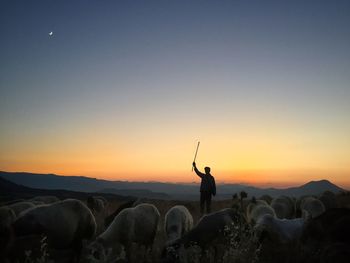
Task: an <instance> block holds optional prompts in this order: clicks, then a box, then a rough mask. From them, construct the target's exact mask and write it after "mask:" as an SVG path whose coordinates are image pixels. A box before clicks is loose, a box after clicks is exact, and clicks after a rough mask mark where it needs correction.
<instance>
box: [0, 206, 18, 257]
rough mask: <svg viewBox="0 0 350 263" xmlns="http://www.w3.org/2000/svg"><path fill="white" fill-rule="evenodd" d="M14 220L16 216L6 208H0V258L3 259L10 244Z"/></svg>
mask: <svg viewBox="0 0 350 263" xmlns="http://www.w3.org/2000/svg"><path fill="white" fill-rule="evenodd" d="M15 219H16V214H15V212H13V210H12V209H11V208H9V207H7V206H3V207H0V257H1V258H4V257H5V255H4V254H5V253H6V252H7V249H8V248H9V246H10V243H11V242H12V240H11V237H12V236H13V235H12V228H11V225H12V223H13V222H14V221H15Z"/></svg>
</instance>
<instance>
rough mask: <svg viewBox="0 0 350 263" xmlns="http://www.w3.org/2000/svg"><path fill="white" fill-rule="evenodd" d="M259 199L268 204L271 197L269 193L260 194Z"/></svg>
mask: <svg viewBox="0 0 350 263" xmlns="http://www.w3.org/2000/svg"><path fill="white" fill-rule="evenodd" d="M259 199H260V200H264V201H266V203H268V204H271V201H272V197H271V196H269V195H262V196H261V197H260V198H259Z"/></svg>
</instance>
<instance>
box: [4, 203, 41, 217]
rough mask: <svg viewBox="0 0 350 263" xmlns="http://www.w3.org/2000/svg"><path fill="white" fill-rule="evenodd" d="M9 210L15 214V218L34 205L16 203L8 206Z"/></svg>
mask: <svg viewBox="0 0 350 263" xmlns="http://www.w3.org/2000/svg"><path fill="white" fill-rule="evenodd" d="M8 207H9V208H10V209H12V211H13V212H14V213H15V215H16V217H17V216H19V214H20V213H21V212H23V211H26V210H27V209H30V208H33V207H35V205H34V204H33V203H32V202H28V201H25V202H18V203H14V204H11V205H8Z"/></svg>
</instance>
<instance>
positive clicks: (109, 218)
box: [104, 199, 138, 228]
mask: <svg viewBox="0 0 350 263" xmlns="http://www.w3.org/2000/svg"><path fill="white" fill-rule="evenodd" d="M137 200H138V199H133V200H130V201H127V202H125V203H123V204H121V205H120V206H119V207H118V208H117V209H116V210H115V211H114V212H113V213H112V214H110V215H109V216H107V217H106V218H105V220H104V224H105V228H107V227H108V226H109V225H110V224H111V223H112V222H113V220H114V218H115V217H116V216H117V215H118V214H119V213H120V212H121V211H122V210H123V209H125V208H129V207H134V206H136V205H135V202H136V201H137Z"/></svg>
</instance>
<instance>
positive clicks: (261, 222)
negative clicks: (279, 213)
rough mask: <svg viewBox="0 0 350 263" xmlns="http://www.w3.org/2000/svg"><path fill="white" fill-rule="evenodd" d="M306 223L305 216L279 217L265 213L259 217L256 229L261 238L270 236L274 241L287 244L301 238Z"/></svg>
mask: <svg viewBox="0 0 350 263" xmlns="http://www.w3.org/2000/svg"><path fill="white" fill-rule="evenodd" d="M304 223H305V220H304V219H303V218H295V219H279V218H275V217H273V216H271V215H264V216H262V217H260V218H259V219H258V221H257V222H256V225H255V227H254V230H255V233H256V235H257V237H258V238H259V239H260V240H262V239H263V238H265V237H269V238H270V239H271V240H272V241H275V242H280V243H282V244H286V243H289V242H293V241H297V240H299V238H300V237H301V234H302V231H303V226H304Z"/></svg>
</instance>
